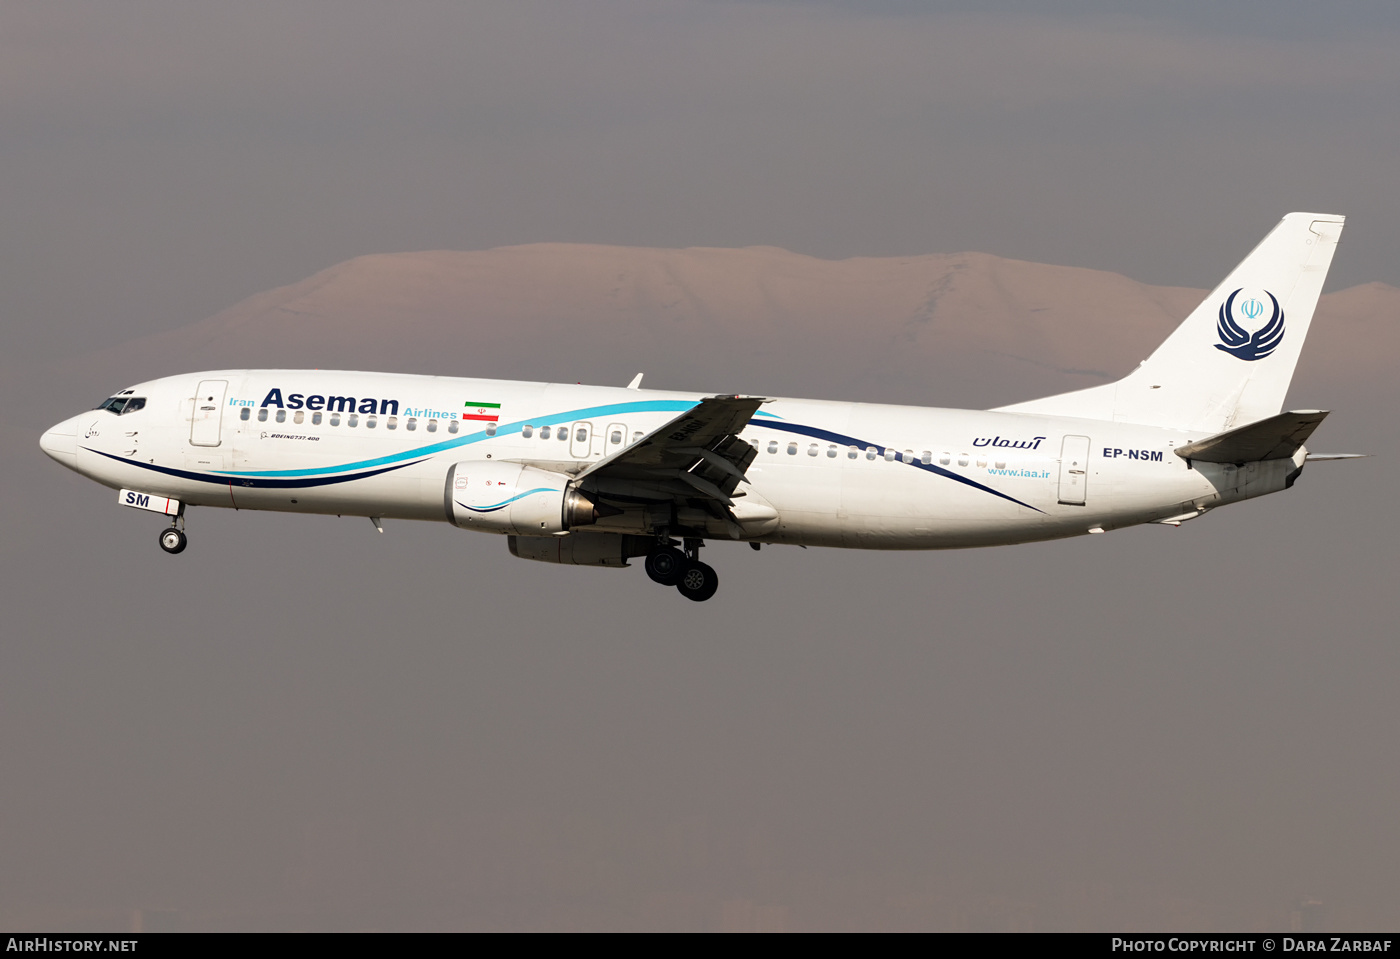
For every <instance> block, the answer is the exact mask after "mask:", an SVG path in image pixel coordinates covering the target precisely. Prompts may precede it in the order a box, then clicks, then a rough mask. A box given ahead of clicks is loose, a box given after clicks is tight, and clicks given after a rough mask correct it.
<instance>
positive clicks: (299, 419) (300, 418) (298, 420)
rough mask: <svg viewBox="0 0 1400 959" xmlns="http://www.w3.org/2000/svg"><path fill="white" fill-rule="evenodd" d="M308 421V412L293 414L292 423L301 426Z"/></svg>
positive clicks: (299, 411)
mask: <svg viewBox="0 0 1400 959" xmlns="http://www.w3.org/2000/svg"><path fill="white" fill-rule="evenodd" d="M305 420H306V410H297V411H296V412H295V413H293V414H292V422H293V423H295V424H297V425H298V426H300V425H301V424H302V423H303V422H305Z"/></svg>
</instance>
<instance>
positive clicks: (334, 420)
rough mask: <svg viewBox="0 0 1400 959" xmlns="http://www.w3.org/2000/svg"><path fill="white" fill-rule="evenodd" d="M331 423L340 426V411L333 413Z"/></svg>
mask: <svg viewBox="0 0 1400 959" xmlns="http://www.w3.org/2000/svg"><path fill="white" fill-rule="evenodd" d="M331 425H332V426H339V425H340V414H339V413H332V414H331Z"/></svg>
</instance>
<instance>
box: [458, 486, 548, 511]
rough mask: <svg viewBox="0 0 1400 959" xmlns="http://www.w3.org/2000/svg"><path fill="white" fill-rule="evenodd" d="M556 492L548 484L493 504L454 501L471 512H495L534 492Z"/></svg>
mask: <svg viewBox="0 0 1400 959" xmlns="http://www.w3.org/2000/svg"><path fill="white" fill-rule="evenodd" d="M557 492H559V491H558V490H557V489H550V488H549V487H548V486H536V487H535V488H534V489H530V490H526V491H525V492H523V493H517V494H516V495H515V496H512V497H511V498H510V499H507V500H502V501H501V502H499V503H497V504H496V505H495V506H468V505H467V504H466V503H463V502H462V501H461V500H457V501H456V502H457V505H458V506H460V507H462V509H469V510H471V511H472V512H473V513H494V512H496V510H498V509H505V508H506V507H507V506H509V505H510V504H511V503H514V502H515V501H516V500H518V499H524V498H525V497H527V496H532V495H533V494H535V493H557Z"/></svg>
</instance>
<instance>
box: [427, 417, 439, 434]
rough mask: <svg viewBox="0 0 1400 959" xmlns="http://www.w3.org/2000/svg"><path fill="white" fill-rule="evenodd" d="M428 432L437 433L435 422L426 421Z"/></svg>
mask: <svg viewBox="0 0 1400 959" xmlns="http://www.w3.org/2000/svg"><path fill="white" fill-rule="evenodd" d="M428 432H429V433H436V432H437V420H428Z"/></svg>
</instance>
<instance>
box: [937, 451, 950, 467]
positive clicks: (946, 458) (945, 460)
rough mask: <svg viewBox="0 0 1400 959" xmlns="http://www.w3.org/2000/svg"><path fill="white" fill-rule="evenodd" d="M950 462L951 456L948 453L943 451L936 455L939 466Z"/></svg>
mask: <svg viewBox="0 0 1400 959" xmlns="http://www.w3.org/2000/svg"><path fill="white" fill-rule="evenodd" d="M951 462H953V457H952V456H951V455H950V454H948V453H944V454H942V455H941V456H939V457H938V465H939V466H947V465H948V464H949V463H951Z"/></svg>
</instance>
